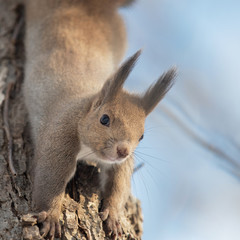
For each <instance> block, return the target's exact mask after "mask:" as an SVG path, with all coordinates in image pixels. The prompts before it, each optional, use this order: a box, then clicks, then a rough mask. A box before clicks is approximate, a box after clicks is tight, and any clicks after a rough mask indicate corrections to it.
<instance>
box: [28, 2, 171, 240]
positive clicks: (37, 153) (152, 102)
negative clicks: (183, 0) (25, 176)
mask: <svg viewBox="0 0 240 240" xmlns="http://www.w3.org/2000/svg"><path fill="white" fill-rule="evenodd" d="M129 2H130V1H127V0H126V1H124V0H118V1H112V0H82V1H80V0H65V1H64V0H60V1H59V0H35V1H33V0H28V1H27V3H26V39H25V48H26V66H25V80H24V100H25V104H26V107H27V110H28V116H29V122H30V125H31V136H32V140H33V143H34V160H33V169H32V171H31V175H32V177H33V204H34V206H35V211H37V212H39V213H40V214H41V212H42V211H46V214H45V213H44V216H46V217H45V218H44V219H43V220H42V221H43V222H44V223H43V228H42V229H41V233H43V234H45V235H46V234H48V233H50V234H51V235H52V236H50V237H51V238H52V237H53V235H54V233H55V226H59V225H58V222H59V215H60V213H61V204H62V199H63V196H64V192H65V187H66V184H67V182H68V181H69V180H70V178H71V177H72V176H73V174H74V172H75V169H76V162H77V160H79V158H81V159H80V160H91V158H94V159H92V160H94V161H96V162H97V164H98V166H99V167H100V183H101V189H102V190H103V191H102V198H103V206H102V210H101V213H100V216H101V218H102V220H104V221H106V226H107V227H108V229H109V230H110V232H112V233H113V235H114V234H115V235H118V234H120V233H121V231H120V227H119V226H120V224H119V221H120V216H121V213H122V211H123V209H124V205H125V203H126V201H127V199H128V197H129V194H130V189H131V187H130V186H131V174H132V171H133V158H132V156H133V154H132V153H133V151H134V149H135V147H136V146H137V145H138V142H139V139H140V137H141V136H142V134H143V132H144V122H145V118H146V116H147V115H148V114H149V113H150V112H151V111H152V110H153V108H154V107H155V106H156V104H157V103H158V102H159V101H160V100H161V99H162V97H163V96H164V95H165V93H166V92H167V91H168V90H169V88H170V87H171V86H172V83H173V78H174V75H175V74H174V70H170V71H169V72H168V73H167V74H165V75H163V76H162V77H161V78H160V79H159V81H158V82H157V83H156V84H155V85H153V86H152V87H150V89H149V90H147V92H146V93H143V94H139V95H138V94H130V93H128V92H127V91H126V90H124V89H123V84H124V82H125V80H126V79H127V77H128V75H129V73H130V72H131V70H132V69H133V66H134V64H135V62H136V60H137V58H138V57H139V55H140V52H137V53H136V54H134V55H133V56H132V57H131V58H129V59H128V60H127V61H126V62H125V63H123V65H122V66H121V67H119V63H120V61H121V59H122V57H123V55H124V52H125V47H126V34H125V27H124V24H123V21H122V19H121V17H120V16H119V14H118V13H117V7H118V6H120V5H125V4H127V3H129ZM103 114H107V115H108V116H109V117H110V125H109V126H104V125H102V124H101V123H100V118H101V116H102V115H103ZM119 148H122V149H121V150H123V151H125V150H126V151H125V152H127V153H128V155H127V156H125V157H121V156H120V157H119V154H118V153H117V149H118V150H119ZM84 149H85V150H84ZM87 151H91V152H90V153H89V154H88V153H87ZM57 231H58V232H59V228H57Z"/></svg>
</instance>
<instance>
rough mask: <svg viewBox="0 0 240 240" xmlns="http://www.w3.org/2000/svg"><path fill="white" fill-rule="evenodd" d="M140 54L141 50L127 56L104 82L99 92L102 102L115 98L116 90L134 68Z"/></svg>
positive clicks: (118, 89)
mask: <svg viewBox="0 0 240 240" xmlns="http://www.w3.org/2000/svg"><path fill="white" fill-rule="evenodd" d="M140 54H141V50H139V51H137V52H136V53H135V54H134V55H133V56H131V57H130V58H128V59H127V60H126V61H125V62H124V63H123V64H122V65H121V67H120V68H119V69H118V70H117V71H116V73H115V74H114V75H113V76H112V77H111V78H110V79H109V80H107V81H106V82H105V84H104V85H103V88H102V90H101V93H100V95H101V97H100V98H101V99H102V103H103V104H104V103H105V102H107V101H111V100H112V99H113V98H115V97H116V95H117V94H118V92H119V91H120V90H121V89H122V87H123V84H124V82H125V81H126V79H127V77H128V75H129V74H130V72H131V71H132V69H133V68H134V66H135V63H136V62H137V60H138V57H139V56H140Z"/></svg>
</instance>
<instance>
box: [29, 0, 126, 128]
mask: <svg viewBox="0 0 240 240" xmlns="http://www.w3.org/2000/svg"><path fill="white" fill-rule="evenodd" d="M94 2H95V1H91V0H90V1H88V3H85V2H84V1H56V0H46V1H45V0H42V1H28V4H27V31H26V33H27V34H26V41H25V43H26V46H27V48H26V58H27V62H26V68H25V69H26V71H25V72H26V77H25V85H24V93H25V98H26V103H27V107H28V109H30V112H29V115H30V118H31V124H32V125H33V128H34V129H37V128H38V126H39V120H40V119H42V118H45V117H46V116H47V115H48V112H49V111H50V112H52V111H53V110H54V108H56V105H57V104H59V103H60V102H66V101H70V100H71V98H76V97H77V98H79V96H81V97H85V96H86V95H89V94H93V93H96V92H97V91H99V89H101V87H102V85H103V84H104V82H105V81H106V79H108V78H109V77H110V75H111V74H113V73H114V71H115V70H116V67H117V66H118V64H119V61H120V60H121V59H122V57H123V54H124V50H125V45H126V40H125V29H124V25H123V23H122V19H121V18H120V16H119V15H118V14H117V12H116V11H114V10H115V9H114V5H111V4H109V6H108V7H106V8H102V10H99V9H98V8H95V7H94ZM106 2H108V1H106ZM96 66H97V67H96ZM43 69H44V70H43ZM28 82H29V83H28ZM36 88H37V91H36ZM35 122H36V124H35ZM35 126H36V127H35Z"/></svg>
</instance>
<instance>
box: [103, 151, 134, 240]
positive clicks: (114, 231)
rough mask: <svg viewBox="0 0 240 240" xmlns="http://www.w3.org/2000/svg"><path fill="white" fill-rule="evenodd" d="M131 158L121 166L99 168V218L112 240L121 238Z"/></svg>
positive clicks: (130, 171)
mask: <svg viewBox="0 0 240 240" xmlns="http://www.w3.org/2000/svg"><path fill="white" fill-rule="evenodd" d="M133 164H134V161H133V158H132V157H131V156H130V157H129V158H128V159H127V160H126V161H125V162H123V163H121V164H115V165H110V167H108V168H107V167H103V168H101V173H100V179H101V181H102V182H103V184H102V185H104V186H103V205H102V209H101V212H100V217H101V219H102V220H103V221H105V223H104V225H105V231H106V233H107V234H109V235H112V236H113V237H114V238H117V237H118V236H121V234H122V228H121V224H120V218H121V215H122V212H123V210H124V207H125V204H126V202H127V200H128V198H129V196H130V193H131V176H132V172H133Z"/></svg>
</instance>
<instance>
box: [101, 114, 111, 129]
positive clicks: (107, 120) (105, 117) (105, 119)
mask: <svg viewBox="0 0 240 240" xmlns="http://www.w3.org/2000/svg"><path fill="white" fill-rule="evenodd" d="M100 123H101V124H102V125H104V126H107V127H109V125H110V118H109V116H108V115H107V114H103V115H102V117H101V118H100Z"/></svg>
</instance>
